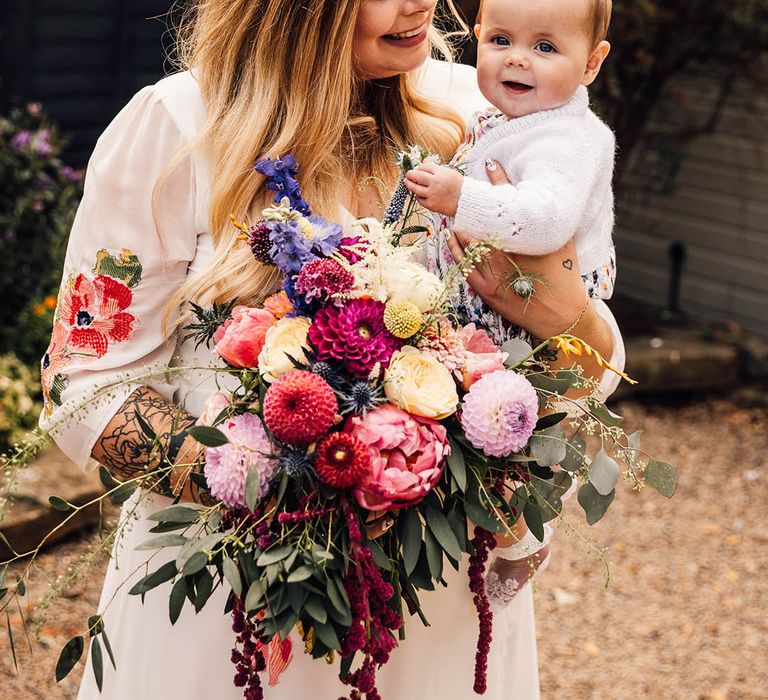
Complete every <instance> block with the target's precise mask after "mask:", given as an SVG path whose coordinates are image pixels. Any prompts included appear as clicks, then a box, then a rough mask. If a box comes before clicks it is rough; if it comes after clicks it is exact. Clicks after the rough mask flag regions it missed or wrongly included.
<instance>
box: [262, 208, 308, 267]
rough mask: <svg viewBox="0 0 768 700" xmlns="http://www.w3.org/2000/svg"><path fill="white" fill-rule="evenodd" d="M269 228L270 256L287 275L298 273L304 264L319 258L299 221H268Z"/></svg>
mask: <svg viewBox="0 0 768 700" xmlns="http://www.w3.org/2000/svg"><path fill="white" fill-rule="evenodd" d="M267 226H268V228H269V240H270V241H272V248H271V249H270V251H269V255H270V257H271V258H272V260H274V262H275V265H277V266H278V267H279V268H280V269H281V270H282V271H283V272H284V273H285V274H286V275H289V274H294V273H297V272H298V271H299V270H301V268H302V265H304V263H307V262H309V261H310V260H314V259H315V258H316V257H317V256H316V255H315V254H314V253H312V241H310V240H309V239H308V238H307V237H306V236H304V234H303V233H302V231H301V224H299V222H298V221H268V222H267Z"/></svg>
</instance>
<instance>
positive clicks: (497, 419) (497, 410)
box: [461, 370, 539, 457]
mask: <svg viewBox="0 0 768 700" xmlns="http://www.w3.org/2000/svg"><path fill="white" fill-rule="evenodd" d="M538 414H539V398H538V395H537V394H536V390H535V389H534V388H533V386H532V385H531V383H530V382H529V381H528V380H527V379H526V378H525V377H524V376H523V375H522V374H517V372H510V371H507V370H500V371H498V372H492V373H491V374H486V375H484V376H483V377H481V378H480V379H479V380H478V381H477V382H475V384H473V385H472V388H471V389H470V390H469V393H468V394H467V395H466V396H465V397H464V401H463V403H462V412H461V426H462V427H463V428H464V432H465V434H466V436H467V439H468V440H469V441H470V442H471V443H472V444H473V445H474V446H475V447H477V448H478V449H479V450H482V451H483V452H485V454H487V455H490V456H491V457H506V456H508V455H510V454H512V453H513V452H517V451H518V450H521V449H522V448H523V447H525V446H526V445H527V444H528V439H529V438H530V437H531V435H533V429H534V428H535V427H536V421H537V420H538Z"/></svg>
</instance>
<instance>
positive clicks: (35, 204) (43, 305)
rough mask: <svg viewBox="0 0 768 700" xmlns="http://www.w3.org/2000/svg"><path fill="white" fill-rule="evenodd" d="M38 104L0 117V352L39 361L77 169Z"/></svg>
mask: <svg viewBox="0 0 768 700" xmlns="http://www.w3.org/2000/svg"><path fill="white" fill-rule="evenodd" d="M63 147H64V141H63V140H62V138H61V137H60V136H59V135H58V132H57V131H56V129H55V128H54V127H53V126H52V125H51V124H50V122H49V121H48V120H47V119H46V117H45V116H44V115H43V113H42V111H41V108H40V105H37V104H30V105H28V106H27V108H26V109H24V110H22V109H14V110H12V111H11V112H10V114H8V115H7V116H5V117H0V298H1V299H2V300H3V304H2V306H1V307H0V352H10V351H12V352H14V353H15V354H16V355H18V356H19V357H20V358H22V359H23V360H24V361H26V362H29V363H32V362H36V361H37V360H39V358H40V356H41V355H42V354H43V352H44V351H45V347H46V345H47V344H48V337H49V335H50V330H51V321H52V318H53V308H54V307H55V294H56V292H57V290H58V286H59V281H60V279H61V270H62V266H63V262H64V253H65V250H66V241H67V236H68V233H69V229H70V227H71V225H72V220H73V217H74V213H75V209H76V206H77V203H78V201H79V199H80V196H81V194H82V173H79V172H77V171H74V170H72V169H71V168H68V167H67V166H65V165H64V164H63V163H62V161H61V158H60V156H61V152H62V149H63Z"/></svg>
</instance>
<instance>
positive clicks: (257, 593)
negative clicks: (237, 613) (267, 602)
mask: <svg viewBox="0 0 768 700" xmlns="http://www.w3.org/2000/svg"><path fill="white" fill-rule="evenodd" d="M264 593H265V590H264V584H263V583H262V582H261V581H254V582H253V583H252V584H251V587H250V588H249V589H248V593H246V595H245V610H246V612H251V611H253V610H258V609H259V607H261V601H262V599H263V598H264Z"/></svg>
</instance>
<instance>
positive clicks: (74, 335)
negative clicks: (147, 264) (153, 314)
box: [41, 250, 142, 415]
mask: <svg viewBox="0 0 768 700" xmlns="http://www.w3.org/2000/svg"><path fill="white" fill-rule="evenodd" d="M93 272H94V273H95V276H93V277H91V276H89V275H87V274H84V273H80V274H78V275H77V277H72V276H70V277H69V278H68V280H67V281H66V283H65V285H64V288H63V289H62V292H61V294H60V296H59V305H58V308H57V309H56V314H55V317H54V322H53V332H52V334H51V343H50V345H49V346H48V350H47V351H46V353H45V355H44V356H43V359H42V362H41V379H42V385H43V398H44V399H45V409H46V414H48V415H50V413H51V412H52V410H53V405H54V404H55V405H61V393H62V391H63V390H64V389H65V388H66V387H67V384H68V383H69V379H68V377H67V375H66V374H65V372H64V370H66V369H67V368H69V367H71V366H72V365H73V364H75V363H76V364H79V365H84V364H88V363H89V362H93V361H94V360H97V359H99V358H100V357H104V355H106V354H107V352H109V349H110V346H111V345H115V344H119V343H123V342H125V341H126V340H128V339H129V338H130V337H131V336H132V335H133V333H134V331H135V330H136V327H137V326H138V321H137V319H136V317H135V316H134V315H133V314H131V313H129V312H128V311H127V309H128V307H129V306H130V305H131V303H132V301H133V291H132V287H136V286H137V285H138V284H139V283H140V282H141V274H142V268H141V263H140V262H139V259H138V258H137V257H136V255H134V254H133V253H132V252H131V251H129V250H123V251H122V252H121V253H120V254H119V255H112V254H110V253H109V252H108V251H106V250H100V251H99V252H98V253H97V256H96V265H95V266H94V268H93Z"/></svg>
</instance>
